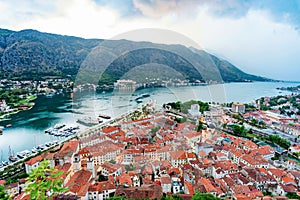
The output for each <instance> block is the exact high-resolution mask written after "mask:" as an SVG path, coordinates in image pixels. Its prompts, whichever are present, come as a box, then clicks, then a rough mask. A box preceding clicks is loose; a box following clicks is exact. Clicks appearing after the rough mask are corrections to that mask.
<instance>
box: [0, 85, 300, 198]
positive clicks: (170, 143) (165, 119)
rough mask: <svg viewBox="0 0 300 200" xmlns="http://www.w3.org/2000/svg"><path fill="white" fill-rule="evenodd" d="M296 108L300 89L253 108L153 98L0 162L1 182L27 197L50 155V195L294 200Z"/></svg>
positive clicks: (299, 131)
mask: <svg viewBox="0 0 300 200" xmlns="http://www.w3.org/2000/svg"><path fill="white" fill-rule="evenodd" d="M63 83H65V82H62V83H61V84H63ZM45 84H46V85H44V87H45V88H48V89H49V82H48V83H45ZM68 84H69V83H68ZM119 84H120V83H119ZM126 84H127V85H126V87H129V86H130V85H132V82H128V81H127V82H126ZM42 85H43V83H39V84H38V86H37V87H36V88H41V86H42ZM12 87H15V86H12ZM119 87H121V86H120V85H119ZM15 89H16V88H15ZM122 89H124V88H122ZM38 91H39V92H41V89H38ZM3 102H5V101H3ZM3 104H4V103H2V104H1V106H2V107H3ZM299 105H300V96H299V94H291V95H286V96H277V97H263V98H261V99H258V100H257V101H256V102H254V103H252V104H241V103H228V104H217V103H212V102H210V103H205V102H201V101H194V100H192V101H188V102H170V103H167V104H164V105H163V106H162V108H161V109H158V110H157V109H155V101H151V102H148V103H146V104H143V105H140V106H139V108H137V109H136V110H134V111H132V112H129V113H126V114H124V115H123V116H122V117H120V118H118V119H111V120H110V121H109V123H104V124H99V125H96V126H94V127H92V128H89V129H87V130H85V131H82V132H78V133H76V134H75V135H73V136H72V137H69V139H67V140H65V141H64V142H57V143H55V144H51V148H48V149H47V150H43V151H42V150H40V151H38V152H37V153H36V154H33V155H32V156H29V157H27V158H25V159H23V160H24V163H23V162H16V164H11V165H9V166H6V167H3V168H2V170H1V172H0V179H3V180H0V184H3V185H4V189H5V191H6V192H7V193H8V195H9V196H11V197H13V198H14V199H29V198H30V195H31V194H30V193H28V192H26V187H27V184H28V182H26V180H27V179H26V178H27V176H28V174H30V173H31V171H32V170H34V169H38V168H39V167H40V164H41V163H42V162H43V160H48V161H49V162H50V164H49V165H50V166H51V167H54V168H55V169H57V170H58V171H62V172H63V175H62V178H63V179H62V180H63V183H62V186H63V187H65V188H67V191H65V192H60V193H57V194H54V196H53V198H54V199H113V198H120V199H163V198H175V197H176V198H178V199H191V198H193V196H194V197H195V196H196V195H200V196H201V195H204V194H211V195H212V196H213V197H214V198H215V199H218V198H221V199H235V200H241V199H289V198H291V199H299V198H300V190H299V188H300V172H299V169H300V166H299V163H300V160H299V155H300V140H299V135H300V124H299V120H300V115H299V114H300V112H299V111H300V108H299ZM14 172H15V173H14ZM48 192H50V193H49V196H50V194H52V193H53V191H48ZM47 194H48V193H47Z"/></svg>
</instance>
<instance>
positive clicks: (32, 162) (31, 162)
mask: <svg viewBox="0 0 300 200" xmlns="http://www.w3.org/2000/svg"><path fill="white" fill-rule="evenodd" d="M42 160H43V157H42V156H41V155H38V156H36V157H33V158H31V159H30V160H28V161H26V162H25V164H27V165H34V164H35V163H37V162H41V161H42Z"/></svg>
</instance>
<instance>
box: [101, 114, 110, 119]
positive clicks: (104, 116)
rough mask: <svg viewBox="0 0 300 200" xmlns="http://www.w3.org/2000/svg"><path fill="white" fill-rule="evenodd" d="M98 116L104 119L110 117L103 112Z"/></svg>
mask: <svg viewBox="0 0 300 200" xmlns="http://www.w3.org/2000/svg"><path fill="white" fill-rule="evenodd" d="M99 117H101V118H104V119H110V118H111V116H108V115H103V114H99Z"/></svg>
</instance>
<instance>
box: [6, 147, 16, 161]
mask: <svg viewBox="0 0 300 200" xmlns="http://www.w3.org/2000/svg"><path fill="white" fill-rule="evenodd" d="M8 154H9V157H8V160H9V161H11V162H16V161H17V160H18V157H17V156H15V155H14V151H13V150H12V149H11V148H10V146H8Z"/></svg>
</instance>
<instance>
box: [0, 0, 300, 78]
mask: <svg viewBox="0 0 300 200" xmlns="http://www.w3.org/2000/svg"><path fill="white" fill-rule="evenodd" d="M0 27H1V28H6V29H11V30H22V29H37V30H39V31H43V32H50V33H58V34H64V35H73V36H80V37H84V38H104V39H110V38H114V37H116V36H118V35H120V34H122V33H126V32H128V31H132V30H137V29H144V28H156V29H167V30H170V31H173V32H176V33H179V34H182V35H184V36H186V37H187V38H189V39H190V40H192V41H194V42H196V43H197V44H198V45H199V46H200V47H201V48H204V49H206V50H207V51H209V52H210V53H213V54H215V55H217V56H219V57H221V58H224V59H227V60H228V61H230V62H231V63H233V64H234V65H236V66H237V67H239V68H241V69H242V70H244V71H245V72H248V73H253V74H256V75H262V76H266V77H269V78H275V79H281V80H297V81H300V0H168V1H167V0H51V1H44V0H22V1H20V0H0ZM160 42H162V41H160Z"/></svg>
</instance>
